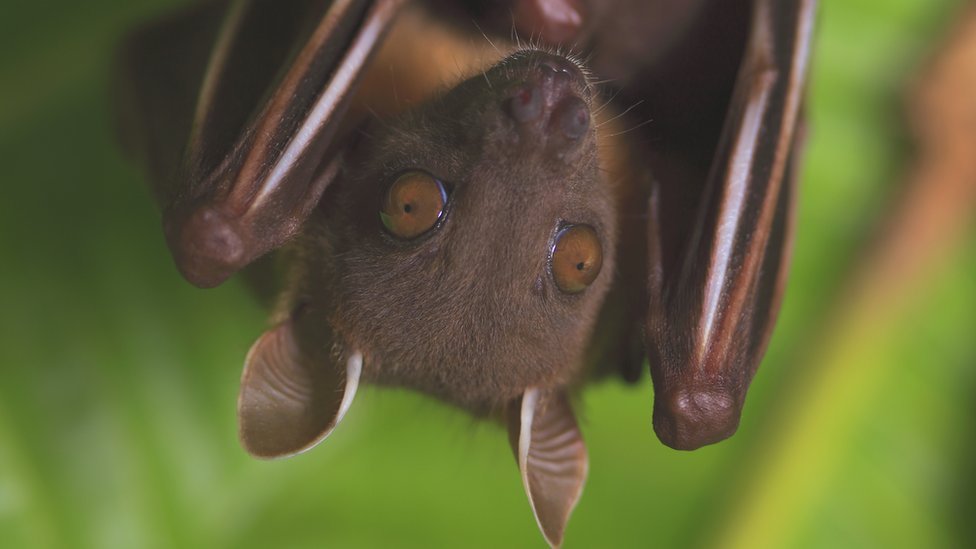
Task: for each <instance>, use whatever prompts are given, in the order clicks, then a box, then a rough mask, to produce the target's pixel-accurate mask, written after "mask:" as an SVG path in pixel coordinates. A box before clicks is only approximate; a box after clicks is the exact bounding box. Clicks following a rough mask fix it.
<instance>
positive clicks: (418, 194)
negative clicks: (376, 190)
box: [380, 171, 447, 239]
mask: <svg viewBox="0 0 976 549" xmlns="http://www.w3.org/2000/svg"><path fill="white" fill-rule="evenodd" d="M445 202H447V192H446V191H445V190H444V184H443V183H441V182H440V181H439V180H438V179H436V178H434V177H433V176H431V175H430V174H428V173H425V172H421V171H412V172H407V173H404V174H403V175H401V176H400V177H398V178H397V179H396V181H394V182H393V184H392V185H390V190H388V191H387V192H386V198H385V199H384V200H383V208H382V209H381V210H380V220H381V221H383V226H384V227H386V230H387V231H389V232H390V234H392V235H393V236H395V237H397V238H403V239H409V238H415V237H418V236H420V235H422V234H424V233H425V232H427V231H429V230H430V229H432V228H433V227H434V225H436V224H437V221H438V220H440V218H441V216H442V215H444V203H445Z"/></svg>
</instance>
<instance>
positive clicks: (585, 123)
mask: <svg viewBox="0 0 976 549" xmlns="http://www.w3.org/2000/svg"><path fill="white" fill-rule="evenodd" d="M556 124H558V125H559V131H560V133H562V134H563V135H564V136H565V137H567V138H568V139H579V138H580V137H582V136H583V134H584V133H586V130H587V129H589V127H590V109H589V108H588V107H587V106H586V103H585V102H583V100H582V99H580V98H579V97H570V98H568V99H566V100H565V101H563V102H562V104H560V105H559V108H558V110H557V112H556Z"/></svg>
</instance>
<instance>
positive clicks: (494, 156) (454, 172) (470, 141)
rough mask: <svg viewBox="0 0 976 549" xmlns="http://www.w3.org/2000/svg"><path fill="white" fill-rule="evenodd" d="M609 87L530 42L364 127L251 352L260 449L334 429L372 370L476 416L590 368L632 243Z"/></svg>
mask: <svg viewBox="0 0 976 549" xmlns="http://www.w3.org/2000/svg"><path fill="white" fill-rule="evenodd" d="M592 95H593V92H592V91H591V88H590V86H589V84H588V83H587V77H586V74H585V71H584V70H583V69H582V68H581V67H580V66H579V65H577V64H576V63H575V62H573V61H571V60H569V59H566V58H564V57H560V56H556V55H551V54H548V53H544V52H539V51H521V52H518V53H516V54H514V55H513V56H511V57H509V58H507V59H505V60H504V61H502V62H501V63H500V64H498V65H496V66H495V67H493V68H491V69H489V70H488V71H486V72H484V73H483V74H478V75H477V76H475V77H473V78H471V79H469V80H466V81H464V82H462V83H460V84H459V85H457V86H456V87H454V88H452V89H451V90H449V91H448V92H446V93H445V94H443V95H442V96H440V97H439V98H437V99H435V100H433V101H430V102H427V103H425V104H424V105H422V106H420V107H419V108H417V109H415V110H412V111H408V112H407V113H405V114H403V115H402V116H399V117H397V118H395V119H392V120H384V121H380V122H376V123H374V124H372V125H370V126H368V127H367V128H365V129H364V131H363V132H362V136H361V137H360V138H359V141H358V142H357V143H356V144H355V145H354V146H353V147H352V148H351V150H350V152H349V156H348V162H347V163H346V168H345V171H344V173H343V174H341V175H340V177H339V178H338V180H337V181H336V182H335V183H334V184H333V185H332V186H331V187H330V188H329V189H328V190H327V191H326V194H325V196H324V197H323V199H322V203H321V205H320V207H319V209H318V211H317V212H316V213H315V214H313V216H312V218H311V220H310V221H309V224H308V226H307V228H306V229H305V231H304V233H303V235H302V237H301V238H300V239H299V241H298V242H296V244H295V246H294V248H293V253H296V254H297V255H298V261H296V262H295V263H296V264H297V265H298V267H297V269H296V271H295V272H294V273H292V275H293V280H292V284H291V285H290V289H289V290H288V291H287V295H286V297H285V298H284V302H285V303H286V304H287V305H286V309H287V311H288V318H287V319H286V320H284V321H283V322H282V323H281V324H279V325H278V326H277V327H276V328H273V329H272V330H270V331H269V332H268V333H266V334H265V335H264V336H263V337H262V338H261V339H260V340H259V341H258V342H257V343H256V344H255V346H254V348H252V351H251V353H250V355H249V357H248V360H247V364H246V367H245V374H244V381H243V383H242V391H241V400H240V418H241V435H242V440H243V441H244V444H245V446H246V447H247V448H248V449H249V450H250V451H252V453H256V454H258V455H267V456H278V455H285V454H289V453H294V452H296V451H300V450H302V449H305V448H307V447H310V446H311V445H313V444H314V443H315V442H317V441H318V440H321V438H323V437H324V436H325V434H327V433H328V431H329V430H330V429H331V428H332V426H334V424H335V422H336V421H338V418H339V417H341V412H342V411H344V408H343V406H342V401H343V398H344V395H347V396H348V394H349V391H350V383H352V384H353V385H354V384H355V383H357V382H358V380H359V376H360V375H361V376H362V379H363V380H364V381H369V382H372V383H377V384H383V385H395V386H402V387H408V388H412V389H416V390H419V391H421V392H424V393H427V394H429V395H432V396H434V397H437V398H439V399H442V400H445V401H447V402H450V403H452V404H455V405H458V406H460V407H462V408H465V409H467V410H469V411H471V412H473V413H475V414H487V413H490V412H492V411H496V410H500V409H502V408H503V407H504V406H505V405H506V404H507V403H509V402H511V401H512V400H513V399H515V398H517V397H519V396H520V395H522V394H523V392H524V391H525V390H527V389H528V388H530V387H540V388H556V387H564V386H566V385H568V384H571V383H572V382H573V381H574V380H576V379H577V378H578V377H579V376H580V374H581V372H582V370H583V367H584V364H583V362H584V354H585V351H586V347H587V344H588V341H589V337H590V334H591V332H592V329H593V326H594V323H595V320H596V317H597V314H598V312H599V309H600V306H601V303H602V301H603V298H604V296H605V295H606V293H607V290H608V288H609V285H610V282H611V279H612V277H613V275H614V249H615V246H616V238H617V235H616V234H615V228H616V219H615V214H614V209H613V205H612V197H611V196H610V193H608V192H607V191H606V188H605V186H604V182H603V181H602V178H601V172H600V171H599V169H598V159H597V145H596V138H595V129H594V124H592V107H593V104H592V103H593V98H592ZM269 334H271V335H269ZM275 334H277V335H275ZM354 377H355V379H353V378H354ZM343 387H345V388H343ZM349 398H351V397H349ZM288 425H292V427H289V426H288ZM295 426H298V427H295ZM271 431H275V432H276V433H277V432H281V431H283V432H288V433H290V434H289V435H288V436H286V437H285V438H286V439H287V440H284V441H278V440H277V439H278V438H279V435H277V434H274V433H272V432H271ZM267 440H271V441H273V444H271V445H270V446H268V447H265V444H264V442H263V441H267Z"/></svg>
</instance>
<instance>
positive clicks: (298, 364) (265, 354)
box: [237, 320, 363, 459]
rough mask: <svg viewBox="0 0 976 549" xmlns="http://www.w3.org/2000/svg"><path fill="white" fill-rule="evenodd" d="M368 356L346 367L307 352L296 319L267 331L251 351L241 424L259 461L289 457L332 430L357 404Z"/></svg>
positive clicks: (239, 410) (352, 358)
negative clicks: (357, 389)
mask: <svg viewBox="0 0 976 549" xmlns="http://www.w3.org/2000/svg"><path fill="white" fill-rule="evenodd" d="M362 365H363V357H362V355H361V354H359V353H354V354H352V355H351V356H349V358H348V359H347V361H346V364H345V368H344V370H345V371H343V368H341V366H340V364H337V363H336V362H335V360H334V359H333V358H331V353H329V352H327V349H326V350H325V352H321V353H306V352H303V350H302V348H301V346H300V345H299V343H298V341H297V340H296V338H295V329H294V323H293V321H292V320H288V321H285V322H282V323H281V324H279V325H278V326H277V327H275V328H272V329H271V330H268V331H267V332H265V333H264V335H262V336H261V337H260V338H259V339H258V340H257V341H256V342H255V343H254V345H253V346H252V347H251V350H250V352H248V354H247V359H246V360H245V363H244V374H243V375H242V376H241V393H240V396H239V397H238V400H237V422H238V429H239V435H240V439H241V444H242V445H243V446H244V449H246V450H247V451H248V452H249V453H250V454H251V455H253V456H255V457H259V458H266V459H270V458H279V457H287V456H291V455H294V454H297V453H300V452H304V451H305V450H308V449H309V448H312V447H313V446H315V445H316V444H318V443H319V442H321V441H322V440H323V439H325V437H327V436H328V435H329V433H331V432H332V429H334V428H335V426H336V425H337V424H338V423H339V421H340V420H341V419H342V416H343V415H345V413H346V411H347V410H348V409H349V406H350V405H351V404H352V400H353V397H355V395H356V388H357V387H358V385H359V375H360V373H361V371H362Z"/></svg>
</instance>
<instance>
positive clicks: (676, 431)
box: [654, 388, 741, 450]
mask: <svg viewBox="0 0 976 549" xmlns="http://www.w3.org/2000/svg"><path fill="white" fill-rule="evenodd" d="M740 413H741V405H740V404H739V403H738V400H737V399H736V398H735V397H734V395H733V394H732V393H731V391H728V390H725V389H714V388H707V389H699V388H680V389H677V390H675V391H670V392H664V393H663V394H661V395H659V396H656V397H655V399H654V432H655V433H657V436H658V438H659V439H661V442H663V443H664V444H666V445H668V446H670V447H671V448H674V449H675V450H695V449H698V448H701V447H702V446H706V445H708V444H714V443H716V442H720V441H722V440H725V439H727V438H729V437H730V436H732V435H733V434H734V433H735V431H736V429H738V427H739V416H740Z"/></svg>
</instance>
